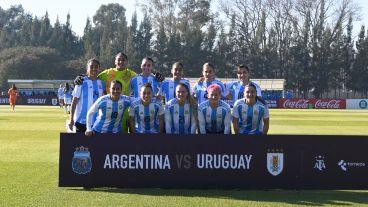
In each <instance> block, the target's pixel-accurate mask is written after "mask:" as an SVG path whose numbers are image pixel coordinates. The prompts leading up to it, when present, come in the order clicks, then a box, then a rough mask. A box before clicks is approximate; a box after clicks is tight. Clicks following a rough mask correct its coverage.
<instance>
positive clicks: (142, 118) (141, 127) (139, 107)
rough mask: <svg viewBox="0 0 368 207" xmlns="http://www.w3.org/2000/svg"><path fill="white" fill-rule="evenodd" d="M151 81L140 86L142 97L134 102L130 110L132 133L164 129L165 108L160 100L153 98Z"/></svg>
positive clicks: (155, 132)
mask: <svg viewBox="0 0 368 207" xmlns="http://www.w3.org/2000/svg"><path fill="white" fill-rule="evenodd" d="M152 96H153V90H152V85H151V84H150V83H146V84H144V85H143V86H142V87H141V88H140V98H139V99H136V100H135V101H134V102H132V106H131V107H130V110H129V116H130V126H131V133H140V134H157V133H162V132H163V130H164V109H163V107H162V104H161V102H160V101H157V100H156V99H155V98H152Z"/></svg>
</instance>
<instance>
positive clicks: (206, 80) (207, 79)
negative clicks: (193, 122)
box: [192, 63, 227, 104]
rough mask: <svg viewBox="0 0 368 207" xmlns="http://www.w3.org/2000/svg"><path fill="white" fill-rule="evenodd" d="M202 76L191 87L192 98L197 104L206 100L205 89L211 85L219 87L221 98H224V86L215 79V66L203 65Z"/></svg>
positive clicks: (206, 93)
mask: <svg viewBox="0 0 368 207" xmlns="http://www.w3.org/2000/svg"><path fill="white" fill-rule="evenodd" d="M202 75H203V77H202V78H200V79H199V81H198V83H196V84H195V85H194V86H193V90H192V93H193V96H194V98H195V99H196V100H197V101H198V104H201V103H202V102H204V101H206V100H208V91H207V89H208V87H210V86H211V85H212V84H217V85H218V86H219V87H220V89H221V93H220V94H221V96H222V98H224V97H226V95H227V94H226V88H225V85H224V84H223V83H222V82H221V81H219V80H216V79H215V78H216V75H215V66H214V65H213V64H211V63H205V64H204V65H203V67H202ZM220 98H221V97H220Z"/></svg>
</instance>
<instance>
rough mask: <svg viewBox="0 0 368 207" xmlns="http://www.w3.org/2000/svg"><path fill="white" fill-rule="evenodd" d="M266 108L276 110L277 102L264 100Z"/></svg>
mask: <svg viewBox="0 0 368 207" xmlns="http://www.w3.org/2000/svg"><path fill="white" fill-rule="evenodd" d="M265 101H266V103H267V106H268V108H278V104H277V100H265Z"/></svg>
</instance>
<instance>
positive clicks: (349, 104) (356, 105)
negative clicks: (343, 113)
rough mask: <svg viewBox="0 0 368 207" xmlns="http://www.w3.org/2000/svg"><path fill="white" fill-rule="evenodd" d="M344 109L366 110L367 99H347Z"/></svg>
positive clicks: (367, 105)
mask: <svg viewBox="0 0 368 207" xmlns="http://www.w3.org/2000/svg"><path fill="white" fill-rule="evenodd" d="M346 109H362V110H368V99H347V100H346Z"/></svg>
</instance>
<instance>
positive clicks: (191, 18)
mask: <svg viewBox="0 0 368 207" xmlns="http://www.w3.org/2000/svg"><path fill="white" fill-rule="evenodd" d="M215 4H216V5H217V6H216V7H218V9H214V8H215V6H214V5H215ZM140 8H141V9H142V12H143V18H142V20H140V21H138V17H137V14H136V13H134V14H133V16H132V17H130V20H127V17H126V15H125V12H126V9H125V8H124V6H123V5H120V4H107V5H101V6H100V8H99V9H98V10H97V11H96V13H95V14H94V15H93V17H92V18H88V19H87V20H86V25H85V28H84V33H83V36H81V37H79V36H77V35H76V34H75V32H73V31H72V29H71V25H70V18H72V17H71V16H70V15H69V14H68V15H67V20H66V22H65V23H61V22H60V21H59V20H56V22H55V23H54V24H53V25H52V24H51V23H50V19H49V17H48V13H47V12H46V13H45V15H44V16H42V17H37V16H32V15H31V14H28V13H26V12H25V11H24V9H23V7H22V6H21V5H16V6H12V7H11V8H9V9H7V10H4V9H2V8H1V7H0V83H1V86H0V87H1V88H2V89H3V90H4V89H5V88H7V87H8V86H7V82H6V81H7V79H72V78H73V77H74V76H75V75H77V74H80V73H83V72H84V71H85V64H86V60H87V59H89V58H91V57H97V58H98V59H99V60H100V61H101V63H102V67H103V68H108V67H113V66H114V56H115V54H116V53H118V52H119V51H123V52H125V53H126V54H127V55H128V57H129V64H130V67H131V68H132V69H134V70H135V71H137V72H139V71H140V62H141V60H142V58H143V57H146V56H151V57H153V58H154V60H155V70H156V71H159V72H161V73H163V74H165V75H166V76H169V75H170V68H171V65H172V63H174V62H176V61H181V62H183V63H184V67H185V75H186V76H187V77H199V76H200V74H201V66H202V65H203V63H204V62H212V63H213V64H214V65H215V66H216V69H217V70H216V74H217V76H218V77H221V78H235V77H236V75H235V73H234V69H235V67H236V65H237V64H247V65H248V66H250V68H251V73H252V78H281V79H285V80H286V88H287V89H291V90H294V91H295V92H297V93H299V94H301V95H302V96H308V94H309V92H311V93H312V95H313V96H314V97H317V98H320V97H322V95H323V94H324V93H326V92H328V91H331V90H339V89H345V90H353V91H356V92H360V93H363V94H365V95H366V96H367V93H368V84H366V83H365V82H366V80H367V79H368V68H367V67H368V38H367V34H366V33H367V31H366V28H365V27H364V26H362V27H361V29H360V32H359V34H358V38H355V36H354V34H352V30H353V21H357V19H358V18H359V5H355V4H354V2H353V0H319V1H314V0H222V1H218V2H213V1H211V0H146V1H144V3H142V4H141V5H140ZM128 22H129V23H128Z"/></svg>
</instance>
